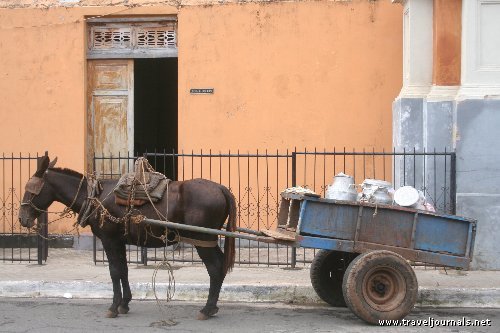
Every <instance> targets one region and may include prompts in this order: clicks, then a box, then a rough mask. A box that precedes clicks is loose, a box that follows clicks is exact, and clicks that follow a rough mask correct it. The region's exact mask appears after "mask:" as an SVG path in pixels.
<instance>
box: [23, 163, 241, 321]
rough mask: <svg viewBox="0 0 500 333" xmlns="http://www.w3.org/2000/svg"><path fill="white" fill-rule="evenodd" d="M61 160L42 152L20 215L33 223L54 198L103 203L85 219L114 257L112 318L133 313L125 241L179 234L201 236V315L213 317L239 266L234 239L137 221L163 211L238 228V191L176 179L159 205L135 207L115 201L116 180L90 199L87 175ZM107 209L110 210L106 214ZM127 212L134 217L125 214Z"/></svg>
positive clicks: (156, 240)
mask: <svg viewBox="0 0 500 333" xmlns="http://www.w3.org/2000/svg"><path fill="white" fill-rule="evenodd" d="M55 160H57V159H55ZM55 160H54V161H52V162H50V160H49V157H48V156H44V157H42V161H41V163H40V164H39V165H40V167H39V168H38V170H37V171H36V172H35V174H34V176H33V177H31V179H30V180H29V181H28V183H27V184H26V192H25V194H24V197H23V201H22V203H21V209H20V211H19V220H20V222H21V225H22V226H24V227H32V226H33V225H34V223H35V219H36V218H37V217H38V216H39V215H40V213H41V212H42V211H45V210H47V208H48V207H49V206H50V205H51V204H52V203H53V202H54V201H58V202H61V203H62V204H64V205H66V207H68V208H70V209H71V210H73V211H74V212H76V213H79V212H80V211H81V210H82V208H84V209H85V206H86V205H87V203H89V202H90V201H92V202H94V203H97V202H101V203H102V207H100V208H98V209H95V208H94V207H95V205H92V203H90V204H91V207H92V210H91V214H89V215H88V217H87V215H86V220H85V223H86V224H88V225H90V227H91V229H92V232H93V233H94V235H96V236H97V237H99V238H100V239H101V241H102V244H103V247H104V250H105V251H106V255H107V257H108V261H109V273H110V275H111V280H112V282H113V304H111V307H110V308H109V311H108V312H107V316H108V317H116V316H117V315H118V313H121V314H123V313H127V312H128V311H129V307H128V304H129V302H130V300H131V299H132V293H131V292H130V286H129V281H128V267H127V258H126V251H125V245H126V244H133V245H140V246H146V247H164V246H165V245H166V243H167V244H168V245H171V244H173V243H175V242H177V240H178V239H179V238H178V237H179V236H180V237H181V239H182V237H184V238H187V239H188V240H189V239H190V240H191V241H192V240H196V241H194V244H195V246H196V250H197V251H198V254H199V256H200V258H201V259H202V260H203V263H204V264H205V266H206V268H207V271H208V274H209V276H210V290H209V294H208V300H207V303H206V305H205V307H204V308H203V309H201V311H200V313H199V314H198V319H207V318H209V317H211V316H213V315H215V314H216V313H217V311H218V308H217V301H218V299H219V292H220V289H221V286H222V282H223V281H224V278H225V276H226V273H228V271H230V270H231V268H232V267H233V265H234V238H226V240H225V244H224V253H223V252H222V251H221V249H220V248H219V246H218V245H216V242H215V241H216V240H217V236H213V235H208V234H203V233H196V232H188V231H179V232H178V233H177V232H174V231H173V230H169V231H168V232H167V231H166V230H165V229H164V228H162V227H159V226H150V225H145V224H144V223H143V222H141V223H136V222H137V219H134V216H138V215H143V216H146V217H148V218H153V219H161V218H160V215H163V216H167V218H168V220H169V221H173V222H178V223H184V224H188V225H194V226H200V227H207V228H213V229H220V228H222V226H223V225H224V222H225V220H226V218H228V217H229V218H228V223H227V230H228V231H234V230H235V229H236V225H235V223H236V205H235V200H234V196H233V195H232V194H231V192H230V191H229V190H228V189H227V188H226V187H224V186H222V185H219V184H217V183H214V182H211V181H209V180H205V179H194V180H188V181H179V182H177V181H172V182H170V184H169V186H168V191H166V193H165V194H164V197H163V199H162V200H161V201H159V202H157V203H155V207H153V206H152V205H151V204H150V203H147V204H145V205H143V206H141V207H138V208H134V210H133V211H130V210H128V208H127V207H124V206H118V205H116V204H115V198H114V195H113V193H112V191H113V189H114V187H115V185H116V183H117V181H116V180H102V181H100V184H101V185H102V191H101V193H100V194H99V195H97V196H96V199H98V200H99V201H97V200H90V199H88V196H89V195H88V193H89V192H92V191H90V190H89V189H88V184H87V179H86V178H85V177H84V176H83V175H82V174H80V173H78V172H76V171H72V170H69V169H59V168H54V164H55ZM167 192H168V193H167ZM106 210H107V213H106ZM103 212H105V213H104V214H102V213H103ZM103 216H104V218H103ZM127 216H128V217H132V218H124V217H127ZM134 220H135V222H134ZM120 283H121V286H120ZM122 288H123V294H122Z"/></svg>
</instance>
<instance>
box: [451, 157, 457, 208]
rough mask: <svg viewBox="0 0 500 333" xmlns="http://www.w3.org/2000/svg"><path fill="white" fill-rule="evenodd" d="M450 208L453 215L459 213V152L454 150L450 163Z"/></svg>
mask: <svg viewBox="0 0 500 333" xmlns="http://www.w3.org/2000/svg"><path fill="white" fill-rule="evenodd" d="M450 210H451V214H452V215H456V214H457V154H456V153H454V152H453V153H451V165H450Z"/></svg>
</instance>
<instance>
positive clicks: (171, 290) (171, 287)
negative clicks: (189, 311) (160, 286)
mask: <svg viewBox="0 0 500 333" xmlns="http://www.w3.org/2000/svg"><path fill="white" fill-rule="evenodd" d="M160 269H166V270H167V273H168V286H167V296H166V298H165V302H170V301H171V300H172V299H173V297H174V295H175V278H174V270H173V268H172V265H170V263H169V262H168V261H167V257H166V255H165V252H163V260H162V261H161V262H160V263H158V264H156V266H155V269H154V272H153V276H152V278H151V284H152V287H153V293H154V295H155V299H156V305H157V307H158V311H159V312H160V313H161V315H162V317H165V316H167V312H166V310H165V308H166V304H164V303H162V301H161V300H160V298H158V294H157V292H156V277H157V275H158V271H159V270H160ZM156 324H160V326H174V325H177V322H176V321H174V320H173V319H167V320H161V321H159V322H156Z"/></svg>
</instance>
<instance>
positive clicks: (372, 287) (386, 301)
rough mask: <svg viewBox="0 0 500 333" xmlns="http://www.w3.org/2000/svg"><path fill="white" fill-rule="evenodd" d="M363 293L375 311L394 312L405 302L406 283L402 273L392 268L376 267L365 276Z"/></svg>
mask: <svg viewBox="0 0 500 333" xmlns="http://www.w3.org/2000/svg"><path fill="white" fill-rule="evenodd" d="M362 292H363V297H364V298H365V300H366V302H367V303H368V304H369V305H370V306H371V307H372V308H374V309H375V310H378V311H392V310H394V309H395V308H397V307H398V306H399V305H400V304H401V302H402V301H403V300H404V297H405V294H406V282H405V280H404V278H403V277H402V275H401V273H400V272H398V271H397V270H395V269H393V268H391V267H374V268H372V269H371V270H370V271H369V272H368V273H367V274H366V276H365V279H364V281H363V286H362Z"/></svg>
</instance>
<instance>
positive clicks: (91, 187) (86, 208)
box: [76, 179, 102, 228]
mask: <svg viewBox="0 0 500 333" xmlns="http://www.w3.org/2000/svg"><path fill="white" fill-rule="evenodd" d="M87 186H88V187H87V193H88V194H89V195H88V197H87V198H86V199H85V201H84V202H83V205H82V208H81V209H80V212H79V213H78V218H77V220H76V223H78V224H79V225H80V226H81V227H82V228H83V227H86V226H87V224H88V219H89V218H90V215H91V214H92V213H93V211H92V205H91V202H92V199H95V198H97V196H98V195H99V194H100V193H101V191H102V185H101V183H100V182H99V180H98V179H95V180H92V181H91V180H90V179H89V180H88V184H87Z"/></svg>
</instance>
